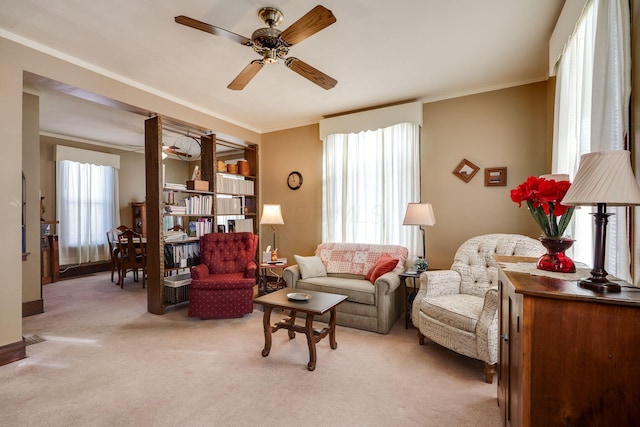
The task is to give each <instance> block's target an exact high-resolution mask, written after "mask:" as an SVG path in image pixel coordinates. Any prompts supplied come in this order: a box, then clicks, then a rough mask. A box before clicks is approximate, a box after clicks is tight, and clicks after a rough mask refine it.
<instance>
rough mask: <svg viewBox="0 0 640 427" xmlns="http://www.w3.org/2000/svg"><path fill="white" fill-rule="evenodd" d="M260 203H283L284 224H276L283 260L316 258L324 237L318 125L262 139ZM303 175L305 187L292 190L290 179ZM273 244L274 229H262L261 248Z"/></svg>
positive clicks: (265, 227)
mask: <svg viewBox="0 0 640 427" xmlns="http://www.w3.org/2000/svg"><path fill="white" fill-rule="evenodd" d="M260 171H261V172H260V183H259V185H260V201H261V203H263V204H265V203H266V204H280V205H281V206H282V217H283V219H284V225H276V226H275V228H276V232H277V239H278V243H277V245H278V246H279V251H278V252H279V253H278V255H279V256H280V257H287V258H288V259H289V262H290V263H293V262H294V260H293V255H294V254H297V255H312V254H313V253H314V252H315V249H316V246H317V245H318V243H319V242H320V240H321V237H322V141H320V139H319V136H318V125H317V124H316V125H310V126H304V127H299V128H294V129H288V130H284V131H280V132H272V133H268V134H264V135H263V136H262V145H261V147H260ZM292 171H298V172H300V173H301V174H302V187H300V188H299V189H298V190H290V189H289V187H288V186H287V176H288V175H289V173H290V172H292ZM267 245H273V233H272V231H271V227H270V226H262V227H261V228H260V247H261V248H262V250H264V248H265V247H266V246H267Z"/></svg>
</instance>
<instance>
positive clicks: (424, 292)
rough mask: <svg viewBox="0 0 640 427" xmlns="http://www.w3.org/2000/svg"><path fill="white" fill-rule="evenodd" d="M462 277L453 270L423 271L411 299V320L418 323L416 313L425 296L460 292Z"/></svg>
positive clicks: (415, 323)
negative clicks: (418, 285)
mask: <svg viewBox="0 0 640 427" xmlns="http://www.w3.org/2000/svg"><path fill="white" fill-rule="evenodd" d="M461 282H462V277H461V276H460V273H458V272H457V271H455V270H434V271H425V272H424V273H422V274H421V275H420V289H419V290H418V293H417V294H416V297H415V298H414V299H413V305H412V307H411V320H412V321H413V324H414V325H416V326H417V325H418V322H419V320H418V313H420V301H422V300H423V299H424V298H425V297H427V296H429V297H431V296H439V295H453V294H459V293H460V283H461Z"/></svg>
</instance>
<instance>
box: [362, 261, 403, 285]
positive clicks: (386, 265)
mask: <svg viewBox="0 0 640 427" xmlns="http://www.w3.org/2000/svg"><path fill="white" fill-rule="evenodd" d="M397 265H398V259H397V258H392V257H391V255H389V254H382V256H381V257H380V258H378V261H376V263H375V264H374V265H373V267H371V269H370V270H369V272H368V273H367V275H366V276H365V277H364V278H365V279H367V280H368V281H370V282H371V283H376V280H378V277H380V276H382V275H383V274H385V273H388V272H390V271H393V270H394V269H395V268H396V266H397Z"/></svg>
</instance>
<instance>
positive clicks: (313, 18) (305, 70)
mask: <svg viewBox="0 0 640 427" xmlns="http://www.w3.org/2000/svg"><path fill="white" fill-rule="evenodd" d="M258 16H259V17H260V19H261V20H262V21H263V22H264V23H265V24H266V25H267V27H265V28H259V29H257V30H255V31H254V32H253V34H252V35H251V38H250V39H248V38H246V37H244V36H241V35H238V34H235V33H232V32H231V31H227V30H224V29H222V28H219V27H216V26H213V25H211V24H207V23H205V22H202V21H198V20H196V19H193V18H189V17H187V16H184V15H180V16H176V17H175V21H176V22H177V23H178V24H182V25H186V26H187V27H191V28H195V29H197V30H201V31H204V32H207V33H211V34H213V35H216V36H221V37H224V38H226V39H228V40H231V41H234V42H237V43H240V44H242V45H244V46H249V47H251V48H253V50H254V51H256V52H257V53H258V54H259V55H261V56H262V59H256V60H254V61H251V62H250V63H249V65H247V66H246V67H245V68H244V69H243V70H242V71H241V72H240V74H238V75H237V76H236V78H235V79H233V81H232V82H231V83H229V86H227V88H229V89H232V90H241V89H244V87H245V86H246V85H247V84H248V83H249V82H250V81H251V79H252V78H253V77H255V75H256V74H257V73H258V71H260V70H261V69H262V66H263V65H264V64H265V63H267V64H274V63H276V62H278V59H283V60H284V65H286V66H287V68H289V69H291V70H293V71H295V72H296V73H298V74H300V75H301V76H302V77H304V78H306V79H308V80H310V81H312V82H313V83H315V84H317V85H318V86H320V87H321V88H323V89H331V88H333V87H334V86H335V85H336V84H337V83H338V81H337V80H335V79H334V78H332V77H330V76H328V75H326V74H325V73H323V72H322V71H319V70H317V69H316V68H314V67H312V66H311V65H309V64H307V63H306V62H304V61H302V60H300V59H298V58H294V57H288V58H285V57H286V56H287V54H288V53H289V48H290V47H291V46H293V45H295V44H297V43H300V42H301V41H303V40H304V39H306V38H307V37H310V36H312V35H314V34H315V33H317V32H318V31H320V30H323V29H324V28H326V27H328V26H329V25H331V24H333V23H334V22H336V17H335V16H334V15H333V13H332V12H331V11H330V10H329V9H327V8H325V7H324V6H320V5H318V6H316V7H314V8H313V9H311V10H310V11H309V12H307V14H306V15H304V16H303V17H302V18H300V19H298V20H297V21H296V22H294V23H293V24H291V26H290V27H289V28H287V29H286V30H284V31H280V30H279V29H277V28H276V27H277V26H278V25H280V24H281V23H282V20H283V19H284V15H283V14H282V12H280V11H279V10H278V9H276V8H275V7H263V8H261V9H260V10H259V11H258Z"/></svg>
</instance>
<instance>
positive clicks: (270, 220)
mask: <svg viewBox="0 0 640 427" xmlns="http://www.w3.org/2000/svg"><path fill="white" fill-rule="evenodd" d="M260 224H284V220H283V219H282V210H281V209H280V205H263V206H262V217H261V218H260Z"/></svg>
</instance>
